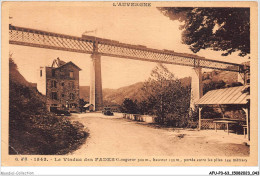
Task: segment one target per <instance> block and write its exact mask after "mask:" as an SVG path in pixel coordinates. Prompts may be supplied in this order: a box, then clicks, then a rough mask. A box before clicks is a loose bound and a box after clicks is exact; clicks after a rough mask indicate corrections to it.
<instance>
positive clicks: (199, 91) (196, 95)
mask: <svg viewBox="0 0 260 176" xmlns="http://www.w3.org/2000/svg"><path fill="white" fill-rule="evenodd" d="M202 95H203V87H202V72H201V68H200V67H195V68H193V69H192V73H191V97H190V109H191V110H192V111H194V110H195V103H196V102H197V101H198V100H199V99H200V98H201V97H202Z"/></svg>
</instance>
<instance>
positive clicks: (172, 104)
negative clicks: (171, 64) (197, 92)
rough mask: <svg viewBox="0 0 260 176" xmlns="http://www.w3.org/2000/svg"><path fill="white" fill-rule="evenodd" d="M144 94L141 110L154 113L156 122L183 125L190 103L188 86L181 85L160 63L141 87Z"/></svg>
mask: <svg viewBox="0 0 260 176" xmlns="http://www.w3.org/2000/svg"><path fill="white" fill-rule="evenodd" d="M142 91H144V94H145V96H144V97H143V98H144V101H143V102H142V104H143V105H146V107H142V111H144V110H145V111H147V113H148V114H153V115H156V116H157V118H156V120H157V122H158V123H161V124H166V125H170V126H185V123H186V120H187V116H188V111H189V103H190V87H187V86H185V87H184V86H182V84H181V82H180V80H179V79H176V78H175V77H174V75H173V74H172V73H171V72H170V71H169V70H168V69H167V68H166V67H165V66H164V65H162V64H159V65H158V66H157V67H156V68H155V69H153V70H152V73H151V77H150V78H149V80H148V81H146V82H145V84H144V87H143V89H142Z"/></svg>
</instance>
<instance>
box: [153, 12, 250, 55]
mask: <svg viewBox="0 0 260 176" xmlns="http://www.w3.org/2000/svg"><path fill="white" fill-rule="evenodd" d="M158 9H159V10H160V11H161V12H162V13H163V14H164V15H166V16H168V17H169V18H170V19H171V20H179V21H180V22H183V23H182V25H181V27H180V29H182V30H183V33H182V42H183V43H184V44H187V45H189V46H190V49H191V50H192V51H193V52H194V53H197V52H199V51H200V50H201V49H206V48H209V49H213V50H216V51H224V53H223V54H222V55H224V56H226V55H229V54H231V53H233V52H236V51H239V56H245V55H247V54H249V53H250V9H249V8H193V7H162V8H158Z"/></svg>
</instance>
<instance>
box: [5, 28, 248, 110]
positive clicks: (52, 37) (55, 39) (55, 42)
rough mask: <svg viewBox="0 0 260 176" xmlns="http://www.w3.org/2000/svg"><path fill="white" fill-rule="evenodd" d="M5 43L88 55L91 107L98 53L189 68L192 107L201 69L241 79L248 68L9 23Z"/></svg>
mask: <svg viewBox="0 0 260 176" xmlns="http://www.w3.org/2000/svg"><path fill="white" fill-rule="evenodd" d="M9 44H13V45H23V46H30V47H38V48H46V49H54V50H62V51H70V52H77V53H85V54H91V68H90V71H91V83H90V104H93V105H94V110H101V109H102V108H103V97H102V79H101V56H110V57H118V58H126V59H135V60H140V61H149V62H158V63H165V64H175V65H183V66H190V67H193V73H192V75H191V76H192V81H191V103H190V107H191V108H192V109H194V107H195V102H196V101H197V100H198V99H199V98H201V97H202V94H203V92H202V72H201V69H202V68H209V69H217V70H226V71H232V72H238V73H240V75H241V76H242V78H243V80H244V81H245V80H246V75H247V74H246V73H248V72H249V69H250V67H249V66H244V65H241V64H235V63H230V62H223V61H217V60H210V59H206V58H203V57H199V56H196V55H190V54H183V53H177V52H174V51H171V50H158V49H152V48H147V47H145V46H142V45H131V44H126V43H120V42H119V41H114V40H108V39H104V38H98V37H94V36H88V35H82V36H81V37H76V36H70V35H64V34H58V33H53V32H47V31H42V30H36V29H30V28H24V27H17V26H13V25H9Z"/></svg>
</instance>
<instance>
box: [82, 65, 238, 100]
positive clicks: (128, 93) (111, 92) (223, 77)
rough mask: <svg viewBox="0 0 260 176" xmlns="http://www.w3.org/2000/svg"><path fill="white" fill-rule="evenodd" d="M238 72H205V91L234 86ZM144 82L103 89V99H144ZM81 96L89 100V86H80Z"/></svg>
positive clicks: (186, 83) (185, 81)
mask: <svg viewBox="0 0 260 176" xmlns="http://www.w3.org/2000/svg"><path fill="white" fill-rule="evenodd" d="M237 74H238V73H235V72H229V71H216V70H214V71H211V72H204V73H203V75H202V80H203V81H202V83H203V87H204V89H205V90H204V93H206V92H207V91H209V90H212V89H218V88H223V87H229V86H234V85H233V84H234V83H236V82H237ZM180 81H181V83H182V85H183V86H190V84H191V77H185V78H181V79H180ZM142 87H143V82H138V83H135V84H132V85H130V86H125V87H121V88H118V89H103V101H104V104H105V105H114V104H117V105H120V104H122V102H123V101H124V99H125V98H130V99H133V100H135V99H136V100H141V99H142V91H141V88H142ZM80 97H81V98H84V100H86V101H88V100H89V86H80Z"/></svg>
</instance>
